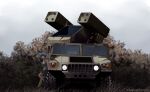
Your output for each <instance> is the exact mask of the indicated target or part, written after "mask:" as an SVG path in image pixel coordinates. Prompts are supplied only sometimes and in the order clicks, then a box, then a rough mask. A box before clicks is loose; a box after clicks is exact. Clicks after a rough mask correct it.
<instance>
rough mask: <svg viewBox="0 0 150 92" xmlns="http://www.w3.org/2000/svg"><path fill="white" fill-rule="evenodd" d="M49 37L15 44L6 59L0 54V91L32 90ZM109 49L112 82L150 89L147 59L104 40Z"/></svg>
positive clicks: (110, 40)
mask: <svg viewBox="0 0 150 92" xmlns="http://www.w3.org/2000/svg"><path fill="white" fill-rule="evenodd" d="M51 35H52V34H51V33H49V32H45V33H44V34H43V35H42V36H41V37H38V38H35V39H33V40H32V42H31V43H30V44H25V43H24V42H22V41H18V42H17V43H16V44H15V46H14V50H13V52H12V54H11V56H10V57H8V56H6V55H4V54H3V53H2V52H0V88H22V87H36V86H37V84H38V81H39V79H38V73H39V72H40V71H41V70H42V66H41V61H42V59H41V55H42V54H46V53H47V51H48V50H47V46H46V45H47V42H48V41H47V38H48V36H51ZM103 43H104V44H107V45H108V47H109V48H110V59H111V60H112V63H113V73H112V78H113V82H115V83H119V84H121V85H123V86H126V87H133V88H148V87H150V86H149V85H150V77H149V76H150V55H149V54H145V53H144V52H142V51H141V50H134V51H133V50H130V49H126V48H125V43H123V42H120V41H115V40H114V38H113V37H112V36H108V37H107V38H106V39H104V41H103Z"/></svg>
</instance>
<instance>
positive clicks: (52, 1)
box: [0, 0, 150, 54]
mask: <svg viewBox="0 0 150 92" xmlns="http://www.w3.org/2000/svg"><path fill="white" fill-rule="evenodd" d="M48 11H59V12H61V13H62V14H63V15H64V16H65V17H66V18H67V19H68V20H69V21H71V22H72V23H73V24H78V23H77V19H78V17H79V14H80V13H81V12H92V13H93V14H95V15H96V16H97V17H98V18H99V19H100V20H101V21H103V23H105V24H106V25H107V26H108V27H109V28H110V35H112V36H114V38H115V39H116V40H120V41H123V42H125V43H126V48H131V49H133V50H134V49H142V51H144V52H147V53H149V52H150V0H0V50H2V51H4V52H5V53H6V54H10V53H11V51H12V50H13V46H14V45H15V43H16V42H17V41H24V42H25V43H29V42H31V41H32V39H33V38H35V37H39V36H41V34H42V33H44V32H45V31H51V30H54V29H53V28H52V27H50V26H49V25H47V24H46V23H45V22H44V18H45V16H46V14H47V12H48Z"/></svg>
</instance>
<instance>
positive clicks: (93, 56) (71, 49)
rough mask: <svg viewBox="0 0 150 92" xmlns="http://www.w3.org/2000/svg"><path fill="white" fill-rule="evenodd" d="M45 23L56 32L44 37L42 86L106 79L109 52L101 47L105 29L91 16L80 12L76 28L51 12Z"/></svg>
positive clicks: (109, 66) (110, 69) (108, 71)
mask: <svg viewBox="0 0 150 92" xmlns="http://www.w3.org/2000/svg"><path fill="white" fill-rule="evenodd" d="M45 22H46V23H47V24H49V25H50V26H52V27H53V28H55V29H56V30H57V31H58V32H56V33H55V34H53V35H52V36H50V37H48V44H47V46H48V51H49V53H48V56H47V57H48V61H47V70H46V73H45V74H44V78H45V84H46V86H51V85H54V84H51V83H52V81H53V82H55V83H56V84H61V83H60V82H65V81H66V80H67V81H73V80H75V81H76V80H77V81H80V82H81V81H82V80H85V81H86V82H90V81H91V80H92V81H95V82H99V81H101V80H100V79H109V78H110V75H111V72H112V67H111V61H110V60H109V49H108V46H107V45H106V44H103V43H102V42H103V39H104V38H105V37H107V35H108V34H109V28H108V27H107V26H106V25H105V24H103V23H102V22H101V21H100V20H99V19H98V18H97V17H96V16H95V15H93V14H92V13H91V12H82V13H81V14H80V16H79V18H78V23H79V24H80V25H73V24H72V23H71V22H70V21H68V20H67V19H66V18H65V17H64V16H63V15H62V14H61V13H59V12H55V11H51V12H48V14H47V16H46V18H45ZM98 80H99V81H98ZM109 80H110V79H109ZM77 81H76V82H77Z"/></svg>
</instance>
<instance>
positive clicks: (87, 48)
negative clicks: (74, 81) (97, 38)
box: [82, 45, 108, 56]
mask: <svg viewBox="0 0 150 92" xmlns="http://www.w3.org/2000/svg"><path fill="white" fill-rule="evenodd" d="M82 48H83V49H82V54H83V56H93V55H96V56H108V48H107V47H105V46H104V45H100V46H96V45H83V46H82Z"/></svg>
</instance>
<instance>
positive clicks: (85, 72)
mask: <svg viewBox="0 0 150 92" xmlns="http://www.w3.org/2000/svg"><path fill="white" fill-rule="evenodd" d="M94 65H96V64H89V63H87V64H85V63H84V64H68V65H67V66H68V69H67V70H66V71H63V70H62V72H63V73H64V75H65V77H66V78H69V79H95V78H96V75H98V74H99V73H100V66H99V70H97V71H94V69H93V68H94Z"/></svg>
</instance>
